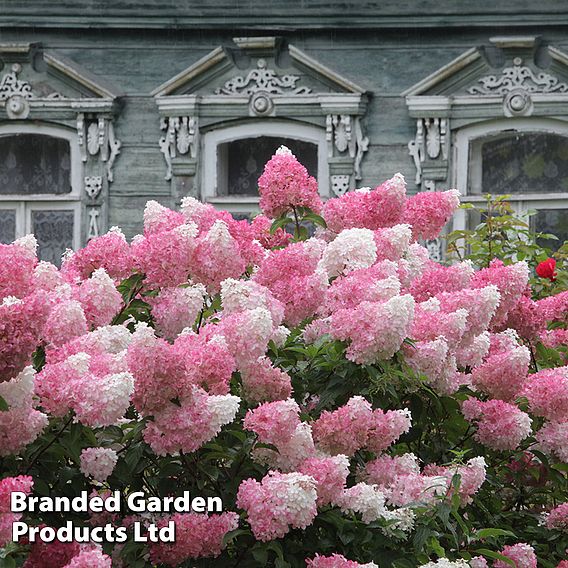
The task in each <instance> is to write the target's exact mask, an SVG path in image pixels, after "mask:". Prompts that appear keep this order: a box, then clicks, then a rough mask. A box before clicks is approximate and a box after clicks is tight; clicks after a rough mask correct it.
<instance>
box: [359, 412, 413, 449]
mask: <svg viewBox="0 0 568 568" xmlns="http://www.w3.org/2000/svg"><path fill="white" fill-rule="evenodd" d="M410 426H411V416H410V411H409V410H408V409H406V408H405V409H404V410H387V411H386V412H384V411H383V410H381V409H377V410H373V417H372V419H371V426H370V429H369V438H368V440H367V448H368V449H369V450H371V451H372V452H375V453H380V452H382V451H383V450H386V449H387V448H388V447H389V446H390V445H392V444H394V443H395V442H396V440H398V438H400V436H402V434H405V433H406V432H408V431H409V430H410Z"/></svg>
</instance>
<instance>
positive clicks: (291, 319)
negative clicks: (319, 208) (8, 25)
mask: <svg viewBox="0 0 568 568" xmlns="http://www.w3.org/2000/svg"><path fill="white" fill-rule="evenodd" d="M324 248H325V243H324V242H323V241H321V240H319V239H309V240H308V241H304V242H299V243H293V244H291V245H289V246H287V247H286V248H284V249H279V250H273V251H271V252H270V253H269V254H268V256H267V257H266V258H265V259H264V261H263V262H262V264H261V265H260V267H259V269H258V271H257V272H256V273H255V275H254V276H253V281H254V282H257V283H258V284H261V285H262V286H265V287H266V288H268V289H269V290H270V291H271V292H272V295H273V296H274V297H275V298H276V299H277V300H279V301H280V302H282V304H284V306H285V315H284V322H285V323H286V324H288V325H290V326H295V325H298V324H299V323H300V322H301V321H302V320H304V319H305V318H307V317H310V316H313V315H314V314H315V313H316V312H317V310H318V308H319V307H320V305H321V304H322V302H323V299H324V296H325V291H326V289H327V287H328V279H327V275H326V274H325V272H323V271H322V270H318V262H319V260H320V258H321V256H322V254H323V250H324Z"/></svg>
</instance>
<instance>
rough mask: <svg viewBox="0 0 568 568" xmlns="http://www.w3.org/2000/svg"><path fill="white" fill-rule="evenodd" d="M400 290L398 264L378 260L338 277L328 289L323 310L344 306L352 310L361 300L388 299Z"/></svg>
mask: <svg viewBox="0 0 568 568" xmlns="http://www.w3.org/2000/svg"><path fill="white" fill-rule="evenodd" d="M399 293H400V281H399V280H398V277H397V275H396V265H395V264H394V263H392V262H390V261H383V262H378V263H377V264H375V265H373V266H372V267H370V268H363V269H359V270H354V271H353V272H349V273H348V274H346V275H345V276H339V277H338V278H336V279H335V280H334V281H333V282H332V283H331V285H330V287H329V288H328V289H327V291H326V294H325V301H324V304H323V306H322V308H321V310H320V311H321V313H322V314H325V315H331V314H332V313H333V312H335V311H337V310H340V309H342V308H347V309H353V308H356V307H357V306H358V305H359V304H360V303H361V302H364V301H369V302H386V301H387V300H390V299H391V298H393V297H394V296H398V295H399Z"/></svg>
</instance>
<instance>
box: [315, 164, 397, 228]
mask: <svg viewBox="0 0 568 568" xmlns="http://www.w3.org/2000/svg"><path fill="white" fill-rule="evenodd" d="M405 200H406V183H405V181H404V177H403V176H402V175H401V174H396V175H395V176H394V177H393V178H391V179H389V180H387V181H385V182H384V183H382V184H381V185H379V186H378V187H376V188H375V189H373V190H368V189H361V190H356V191H349V192H347V193H345V194H344V195H342V196H341V197H338V198H334V199H330V200H328V201H327V202H326V204H325V206H324V209H323V216H324V218H325V220H326V223H327V226H328V228H329V229H330V230H331V231H334V232H336V233H340V232H341V231H342V230H343V229H352V228H356V227H357V228H364V229H370V230H371V231H375V230H377V229H380V228H382V227H392V226H393V225H396V224H397V223H400V222H401V220H402V215H403V211H404V204H405Z"/></svg>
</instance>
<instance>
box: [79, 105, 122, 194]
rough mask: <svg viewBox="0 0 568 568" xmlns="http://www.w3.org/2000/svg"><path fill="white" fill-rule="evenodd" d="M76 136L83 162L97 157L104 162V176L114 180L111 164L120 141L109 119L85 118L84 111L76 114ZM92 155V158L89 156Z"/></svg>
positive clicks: (112, 164)
mask: <svg viewBox="0 0 568 568" xmlns="http://www.w3.org/2000/svg"><path fill="white" fill-rule="evenodd" d="M77 136H78V141H79V151H80V153H81V160H82V161H83V162H87V161H89V159H94V160H96V159H97V157H98V159H99V160H100V161H101V162H103V163H104V164H105V169H106V178H107V180H108V181H109V183H110V182H112V181H113V180H114V172H113V166H114V162H115V160H116V158H117V156H118V154H120V148H121V146H122V143H121V142H120V140H118V139H117V138H116V135H115V133H114V124H113V122H112V120H111V119H109V118H106V117H103V116H99V117H96V118H86V117H85V115H84V113H79V114H78V115H77ZM90 157H92V158H90Z"/></svg>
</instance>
